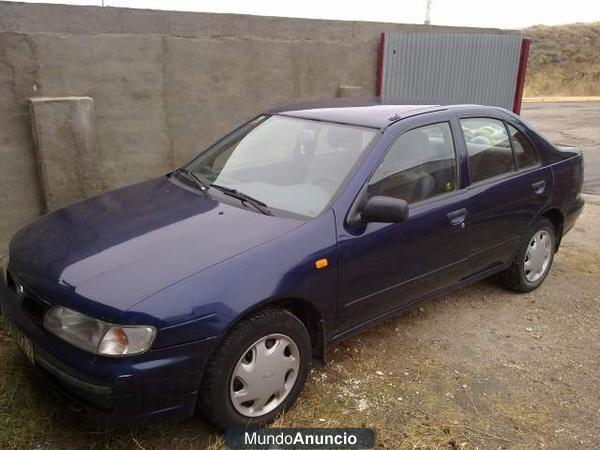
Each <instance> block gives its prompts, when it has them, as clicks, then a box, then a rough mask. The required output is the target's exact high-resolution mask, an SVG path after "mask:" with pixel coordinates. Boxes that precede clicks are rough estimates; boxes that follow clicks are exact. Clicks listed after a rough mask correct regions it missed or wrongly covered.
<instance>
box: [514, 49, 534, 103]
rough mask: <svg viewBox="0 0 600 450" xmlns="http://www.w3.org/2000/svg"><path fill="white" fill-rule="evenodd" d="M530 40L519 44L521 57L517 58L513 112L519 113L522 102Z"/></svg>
mask: <svg viewBox="0 0 600 450" xmlns="http://www.w3.org/2000/svg"><path fill="white" fill-rule="evenodd" d="M530 47H531V40H530V39H523V42H521V57H520V58H519V70H518V72H517V87H516V89H515V101H514V103H513V112H514V113H516V114H520V113H521V103H522V101H523V89H524V88H525V73H526V72H527V61H528V60H529V48H530Z"/></svg>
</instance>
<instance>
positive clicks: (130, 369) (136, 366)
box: [0, 277, 217, 427]
mask: <svg viewBox="0 0 600 450" xmlns="http://www.w3.org/2000/svg"><path fill="white" fill-rule="evenodd" d="M0 278H2V277H0ZM22 304H23V299H21V298H20V297H19V296H17V294H16V293H15V292H14V291H13V290H12V289H10V288H8V287H7V286H6V283H5V281H4V279H0V306H1V307H2V313H3V314H4V315H5V316H6V317H5V318H4V319H5V320H8V321H10V323H11V325H12V326H13V327H15V328H16V329H17V330H18V332H20V333H22V334H23V335H24V336H25V337H26V338H27V339H29V340H30V341H31V343H32V345H33V349H34V353H33V358H34V360H35V364H34V365H32V367H33V369H34V370H35V372H36V373H37V374H38V375H39V377H40V378H41V380H42V381H43V383H44V384H46V385H47V386H48V387H49V388H50V390H51V391H53V392H54V393H56V394H57V395H58V396H59V397H60V398H62V399H64V400H66V401H67V404H68V405H69V406H70V407H71V408H72V409H74V410H76V411H77V412H78V413H80V414H82V415H84V416H86V417H88V418H90V419H92V420H93V421H94V422H96V423H98V424H100V425H103V426H108V427H116V426H129V425H133V424H135V425H139V424H140V423H146V422H149V421H154V420H164V419H172V418H183V417H188V416H190V415H192V414H193V413H194V410H195V405H196V395H197V391H198V386H199V383H200V379H201V376H202V373H203V371H204V368H205V366H206V362H207V360H208V357H209V356H210V354H211V353H212V351H213V350H214V347H215V345H216V343H217V339H216V338H207V339H203V340H201V341H196V342H191V343H187V344H182V345H178V346H175V347H168V348H161V349H156V350H150V351H149V352H148V353H146V354H143V355H139V356H133V357H129V358H109V357H104V356H98V355H93V354H90V353H87V352H85V351H82V350H80V349H78V348H75V347H73V346H72V345H70V344H68V343H66V342H64V341H62V340H61V339H59V338H57V337H56V336H54V335H52V334H51V333H49V332H47V331H46V330H45V329H44V328H43V327H42V326H41V323H39V321H37V320H35V318H33V317H32V316H31V315H30V314H29V313H28V312H27V311H26V310H25V309H24V308H23V307H22Z"/></svg>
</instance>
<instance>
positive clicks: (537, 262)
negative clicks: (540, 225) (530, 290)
mask: <svg viewBox="0 0 600 450" xmlns="http://www.w3.org/2000/svg"><path fill="white" fill-rule="evenodd" d="M551 256H552V237H551V236H550V233H548V232H547V231H545V230H541V231H538V232H536V233H535V234H534V235H533V237H532V238H531V241H529V245H528V246H527V253H525V263H524V269H525V279H526V280H527V281H529V282H530V283H535V282H536V281H537V280H539V279H540V278H541V277H542V276H543V275H544V274H545V273H546V270H548V265H549V264H550V257H551Z"/></svg>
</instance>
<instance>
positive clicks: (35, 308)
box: [7, 270, 50, 323]
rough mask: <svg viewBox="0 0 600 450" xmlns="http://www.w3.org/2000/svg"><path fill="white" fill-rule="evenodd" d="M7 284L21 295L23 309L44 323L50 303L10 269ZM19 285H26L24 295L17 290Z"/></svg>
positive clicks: (37, 320)
mask: <svg viewBox="0 0 600 450" xmlns="http://www.w3.org/2000/svg"><path fill="white" fill-rule="evenodd" d="M7 285H8V288H9V289H10V290H11V291H13V292H14V293H15V294H17V295H18V296H19V299H20V301H21V308H22V309H23V311H25V312H26V313H27V314H29V316H30V317H31V318H32V319H34V320H35V321H36V322H38V323H42V322H43V321H44V315H45V314H46V311H48V309H50V304H49V303H48V302H47V301H45V300H44V299H43V298H41V297H40V296H39V295H37V294H36V293H35V292H33V291H32V290H31V289H29V288H28V287H27V286H26V285H24V284H23V283H22V282H21V281H20V280H19V278H18V277H17V276H16V275H15V274H14V273H11V272H10V270H9V271H8V272H7ZM18 285H20V286H23V287H24V292H23V294H22V295H20V294H19V293H18V292H17V286H18Z"/></svg>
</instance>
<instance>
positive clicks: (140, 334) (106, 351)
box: [44, 306, 156, 356]
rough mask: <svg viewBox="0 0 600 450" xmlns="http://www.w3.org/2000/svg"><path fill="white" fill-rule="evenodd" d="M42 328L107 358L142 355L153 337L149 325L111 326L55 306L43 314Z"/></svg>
mask: <svg viewBox="0 0 600 450" xmlns="http://www.w3.org/2000/svg"><path fill="white" fill-rule="evenodd" d="M44 327H45V328H46V329H47V330H48V331H50V332H51V333H53V334H55V335H56V336H58V337H59V338H61V339H64V340H65V341H67V342H69V343H70V344H73V345H74V346H75V347H79V348H80V349H82V350H86V351H88V352H91V353H96V354H98V355H107V356H129V355H138V354H140V353H144V352H146V351H147V350H148V349H150V347H151V346H152V343H153V342H154V337H155V336H156V328H154V327H151V326H144V325H114V324H111V323H107V322H104V321H102V320H97V319H92V318H91V317H87V316H84V315H83V314H80V313H78V312H76V311H73V310H72V309H69V308H65V307H63V306H54V307H52V308H51V309H50V310H49V311H48V312H47V313H46V315H45V316H44Z"/></svg>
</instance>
